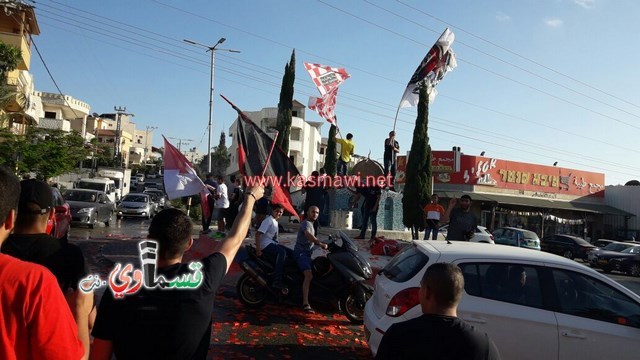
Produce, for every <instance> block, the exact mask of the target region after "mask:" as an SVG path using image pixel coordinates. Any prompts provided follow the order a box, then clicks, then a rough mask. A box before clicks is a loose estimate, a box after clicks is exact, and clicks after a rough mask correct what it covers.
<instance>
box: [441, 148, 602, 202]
mask: <svg viewBox="0 0 640 360" xmlns="http://www.w3.org/2000/svg"><path fill="white" fill-rule="evenodd" d="M433 153H434V156H433V161H434V162H435V164H434V163H432V168H433V167H434V166H435V165H437V166H440V167H442V168H443V169H445V170H446V169H447V167H448V164H449V163H450V162H451V164H453V162H452V161H450V160H451V159H452V158H453V156H448V155H446V154H443V155H441V156H436V155H435V154H436V153H450V154H453V152H452V151H443V152H438V151H434V152H433ZM433 172H434V175H435V182H436V183H450V184H464V185H479V186H487V187H496V188H503V189H512V190H521V191H531V192H534V194H533V196H540V197H549V198H553V197H554V194H567V195H575V196H589V195H591V196H597V197H604V186H605V183H604V174H602V173H594V172H589V171H582V170H575V169H566V168H562V167H556V166H546V165H536V164H529V163H522V162H517V161H507V160H500V159H495V158H487V157H484V156H470V155H462V156H461V158H460V171H458V172H442V173H437V174H436V170H433Z"/></svg>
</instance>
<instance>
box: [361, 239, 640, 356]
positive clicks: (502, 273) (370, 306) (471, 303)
mask: <svg viewBox="0 0 640 360" xmlns="http://www.w3.org/2000/svg"><path fill="white" fill-rule="evenodd" d="M436 262H447V263H453V264H456V265H458V266H459V267H460V268H461V269H462V272H463V274H464V278H465V293H464V295H463V296H462V300H461V302H460V305H459V307H458V316H459V317H460V318H462V319H464V320H465V321H467V322H469V323H470V324H471V325H473V326H474V327H476V329H478V330H479V331H482V332H486V333H487V334H489V337H490V338H491V339H492V340H493V341H494V342H495V344H496V346H497V347H498V350H499V351H500V355H501V357H502V358H503V359H519V360H525V359H562V360H564V359H616V360H624V359H629V360H631V359H637V358H638V354H637V353H636V352H635V351H632V350H630V349H634V348H635V347H637V344H638V339H640V296H638V295H637V294H635V293H633V292H632V291H631V290H629V289H627V288H625V287H624V286H622V285H620V284H619V283H617V282H615V281H613V280H611V279H609V278H608V277H606V276H604V275H602V274H600V273H598V272H596V271H594V270H593V269H590V268H588V267H586V266H584V265H582V264H580V263H577V262H575V261H572V260H569V259H566V258H563V257H561V256H558V255H554V254H549V253H546V252H541V251H530V250H528V249H523V248H518V247H507V246H504V247H501V248H500V251H496V248H495V247H493V246H486V245H484V244H478V243H471V242H462V241H460V242H459V241H456V242H453V243H451V244H447V243H446V242H444V241H414V243H413V246H407V247H406V248H405V249H403V250H402V251H401V252H400V253H398V254H397V255H396V256H395V257H393V258H392V259H391V260H390V261H389V263H388V264H387V266H385V267H384V269H383V270H381V271H380V272H379V274H378V275H377V277H376V279H375V292H374V294H373V296H372V297H371V299H370V300H369V301H368V302H367V304H366V306H365V313H364V332H365V337H366V340H367V342H368V344H369V347H370V349H371V351H372V352H373V354H374V355H375V354H376V352H377V350H378V346H379V344H380V340H381V339H382V336H383V334H384V332H385V331H386V330H387V329H388V328H389V327H390V326H391V325H392V324H394V323H397V322H401V321H405V320H408V319H412V318H415V317H418V316H420V315H421V314H422V312H421V308H420V305H419V300H418V290H419V287H420V279H422V276H423V274H424V272H425V269H426V268H427V267H428V266H429V265H431V264H433V263H436ZM509 274H512V276H511V279H510V276H509ZM523 278H524V281H523ZM523 283H524V286H522V284H523Z"/></svg>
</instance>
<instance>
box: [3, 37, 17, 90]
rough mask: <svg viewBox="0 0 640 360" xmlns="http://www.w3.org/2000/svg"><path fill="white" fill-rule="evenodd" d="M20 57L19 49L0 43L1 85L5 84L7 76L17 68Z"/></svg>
mask: <svg viewBox="0 0 640 360" xmlns="http://www.w3.org/2000/svg"><path fill="white" fill-rule="evenodd" d="M21 56H22V55H21V53H20V49H18V48H17V47H15V46H13V45H9V44H5V43H3V42H0V80H1V81H2V84H5V83H6V82H7V74H9V73H10V72H11V71H13V70H15V69H16V68H17V67H18V64H19V63H20V57H21Z"/></svg>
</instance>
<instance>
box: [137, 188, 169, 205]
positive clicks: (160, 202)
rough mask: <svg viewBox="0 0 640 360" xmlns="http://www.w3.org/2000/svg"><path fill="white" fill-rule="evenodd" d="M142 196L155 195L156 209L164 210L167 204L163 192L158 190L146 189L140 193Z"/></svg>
mask: <svg viewBox="0 0 640 360" xmlns="http://www.w3.org/2000/svg"><path fill="white" fill-rule="evenodd" d="M142 193H143V194H150V195H155V197H156V198H157V202H158V207H161V208H164V207H165V205H166V202H167V198H166V196H165V195H164V191H162V190H160V189H158V190H154V189H148V190H145V191H143V192H142Z"/></svg>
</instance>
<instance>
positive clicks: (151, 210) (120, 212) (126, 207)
mask: <svg viewBox="0 0 640 360" xmlns="http://www.w3.org/2000/svg"><path fill="white" fill-rule="evenodd" d="M116 214H117V215H116V216H117V217H118V219H121V218H123V217H143V218H147V219H151V217H152V216H153V215H154V214H155V204H154V203H153V201H151V197H150V196H149V195H148V194H138V193H133V194H127V195H125V197H123V198H122V201H120V204H119V205H118V207H117V209H116Z"/></svg>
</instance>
